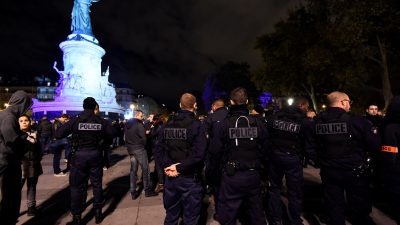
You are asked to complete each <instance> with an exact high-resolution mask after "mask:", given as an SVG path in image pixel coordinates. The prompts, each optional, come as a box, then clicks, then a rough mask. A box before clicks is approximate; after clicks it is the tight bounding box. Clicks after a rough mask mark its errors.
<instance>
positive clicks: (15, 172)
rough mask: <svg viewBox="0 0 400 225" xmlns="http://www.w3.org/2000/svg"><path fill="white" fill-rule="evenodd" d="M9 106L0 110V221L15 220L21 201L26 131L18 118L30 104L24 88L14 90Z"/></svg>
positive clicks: (12, 222) (4, 222)
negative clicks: (22, 160)
mask: <svg viewBox="0 0 400 225" xmlns="http://www.w3.org/2000/svg"><path fill="white" fill-rule="evenodd" d="M8 104H9V106H8V107H7V108H6V109H5V110H3V111H1V112H0V222H1V224H2V225H10V224H16V222H17V219H18V216H19V209H20V205H21V189H20V186H21V178H22V175H21V158H22V156H23V155H24V144H25V142H26V140H27V138H28V134H27V133H25V132H23V131H21V129H20V126H19V124H18V118H19V117H20V116H21V115H23V114H25V113H26V112H27V111H28V109H29V108H30V107H31V106H32V99H31V97H30V96H29V95H28V94H27V93H26V92H24V91H17V92H15V93H14V94H13V95H12V96H11V98H10V100H9V102H8Z"/></svg>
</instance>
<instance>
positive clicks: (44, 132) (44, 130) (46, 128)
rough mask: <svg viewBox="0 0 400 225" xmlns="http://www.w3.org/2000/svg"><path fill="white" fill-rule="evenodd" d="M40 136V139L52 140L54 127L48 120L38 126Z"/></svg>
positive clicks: (43, 120)
mask: <svg viewBox="0 0 400 225" xmlns="http://www.w3.org/2000/svg"><path fill="white" fill-rule="evenodd" d="M38 134H39V137H46V138H51V137H52V135H53V134H52V125H51V123H50V121H49V120H48V119H42V120H40V123H39V125H38Z"/></svg>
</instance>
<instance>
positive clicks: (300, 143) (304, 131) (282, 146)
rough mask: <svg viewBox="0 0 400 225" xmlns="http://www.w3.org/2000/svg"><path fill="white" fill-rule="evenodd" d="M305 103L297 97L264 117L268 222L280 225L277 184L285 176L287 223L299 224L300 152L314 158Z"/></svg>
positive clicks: (300, 194) (301, 197)
mask: <svg viewBox="0 0 400 225" xmlns="http://www.w3.org/2000/svg"><path fill="white" fill-rule="evenodd" d="M308 107H309V102H308V100H307V99H306V98H304V97H297V98H296V99H295V100H294V102H293V105H292V106H289V107H287V108H285V109H282V110H281V111H279V112H277V113H275V114H274V115H272V116H271V117H270V118H269V119H268V133H269V135H270V138H269V139H270V164H269V166H270V167H269V170H268V172H269V179H270V200H269V208H270V211H271V220H272V221H271V223H272V224H282V221H281V216H282V204H281V196H280V193H281V187H282V179H283V176H285V180H286V186H287V193H288V194H287V196H288V201H289V205H288V208H289V210H288V213H289V220H290V224H292V225H299V224H303V222H302V219H301V213H302V208H303V207H302V204H303V184H304V182H303V166H302V159H303V157H302V155H303V154H304V153H305V152H307V153H308V154H307V155H312V156H313V157H312V158H315V149H314V145H313V144H312V141H313V139H312V138H313V132H312V130H313V129H312V128H313V124H312V122H311V121H310V120H309V119H307V114H306V113H307V111H308Z"/></svg>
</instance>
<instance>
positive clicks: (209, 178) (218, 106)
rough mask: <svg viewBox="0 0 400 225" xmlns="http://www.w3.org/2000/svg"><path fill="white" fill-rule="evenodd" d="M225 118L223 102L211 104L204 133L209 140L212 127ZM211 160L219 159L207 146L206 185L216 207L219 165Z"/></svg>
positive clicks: (220, 100)
mask: <svg viewBox="0 0 400 225" xmlns="http://www.w3.org/2000/svg"><path fill="white" fill-rule="evenodd" d="M227 116H228V109H227V108H226V107H225V102H224V100H222V99H216V100H215V101H214V102H213V103H212V105H211V113H210V115H209V116H208V117H207V119H206V121H205V127H206V133H207V137H208V138H209V139H211V138H212V137H213V133H212V131H213V127H214V125H215V124H217V123H219V122H221V121H223V120H224V119H225V118H226V117H227ZM212 160H219V159H218V158H217V157H216V155H215V154H214V152H212V148H211V147H210V146H209V147H208V149H207V157H206V169H205V176H206V183H207V185H209V187H210V188H211V189H212V193H213V195H214V202H215V205H217V201H218V191H219V183H220V178H221V174H220V168H219V167H220V165H219V164H218V163H214V162H212ZM212 166H217V168H213V167H212ZM216 210H217V209H216Z"/></svg>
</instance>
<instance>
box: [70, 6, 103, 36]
mask: <svg viewBox="0 0 400 225" xmlns="http://www.w3.org/2000/svg"><path fill="white" fill-rule="evenodd" d="M98 1H100V0H75V1H74V7H73V8H72V23H71V31H72V33H73V34H86V35H90V36H92V37H93V33H92V25H91V23H90V16H89V14H90V6H91V5H92V2H98Z"/></svg>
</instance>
